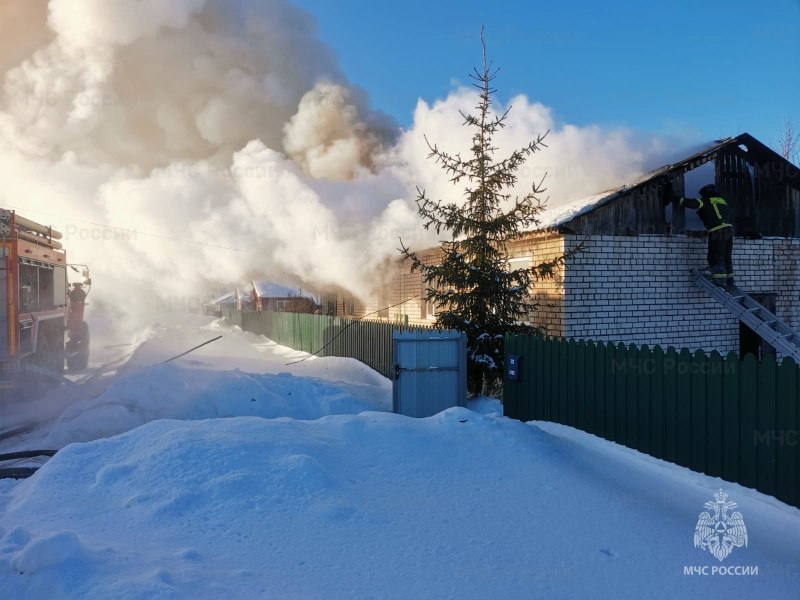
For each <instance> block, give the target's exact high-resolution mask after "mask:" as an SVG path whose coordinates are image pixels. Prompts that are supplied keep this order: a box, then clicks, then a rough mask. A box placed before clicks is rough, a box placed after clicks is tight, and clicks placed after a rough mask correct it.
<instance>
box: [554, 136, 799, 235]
mask: <svg viewBox="0 0 800 600" xmlns="http://www.w3.org/2000/svg"><path fill="white" fill-rule="evenodd" d="M748 139H749V138H748ZM754 142H755V141H754ZM710 160H715V174H716V185H717V189H719V190H720V192H721V194H722V195H723V197H725V199H726V200H728V204H729V205H730V209H731V217H732V220H733V224H734V226H735V227H736V231H737V234H739V235H745V236H759V235H761V236H775V237H796V238H800V170H798V169H797V168H796V167H794V166H792V165H791V164H790V163H788V162H786V161H784V160H782V159H781V158H780V157H778V156H777V155H776V154H774V153H773V152H771V151H769V150H768V149H766V147H765V146H763V145H762V144H760V143H758V142H755V143H751V144H749V147H748V148H747V150H745V149H744V148H743V147H742V146H741V145H740V144H739V143H738V141H735V142H732V143H731V144H730V145H728V146H724V147H722V148H720V149H719V150H717V151H716V152H715V153H713V154H708V155H705V156H703V157H698V158H696V159H693V160H692V161H686V162H684V163H681V164H677V165H675V166H674V167H673V168H672V169H669V170H667V171H665V172H662V173H659V174H658V175H656V176H654V178H653V179H651V180H649V181H646V182H643V183H641V184H639V185H637V186H635V187H633V188H631V189H630V190H629V191H626V192H621V193H620V194H619V195H618V196H617V197H616V198H614V199H613V200H610V201H609V202H607V203H606V204H604V205H602V206H598V207H597V208H595V209H594V210H592V211H590V212H588V213H586V214H583V215H580V216H578V217H576V218H574V219H572V220H571V221H569V222H568V223H566V224H564V225H563V226H562V227H561V228H560V229H561V231H562V232H565V233H578V234H585V235H637V234H647V233H655V234H666V233H670V232H672V233H681V232H683V231H684V229H685V227H684V222H685V219H684V214H683V210H675V208H676V204H673V207H674V210H673V213H674V214H673V220H672V226H671V228H670V227H669V226H668V225H667V222H666V219H665V212H664V202H663V199H664V196H663V193H664V191H663V190H664V186H665V184H667V185H668V186H669V187H670V189H671V194H672V198H673V200H674V201H675V202H677V200H678V199H679V198H680V197H681V196H683V194H684V181H683V175H684V173H686V172H688V171H690V170H692V169H694V168H696V167H698V166H700V165H702V164H703V163H705V162H708V161H710Z"/></svg>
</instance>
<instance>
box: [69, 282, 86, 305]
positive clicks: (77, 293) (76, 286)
mask: <svg viewBox="0 0 800 600" xmlns="http://www.w3.org/2000/svg"><path fill="white" fill-rule="evenodd" d="M69 299H70V300H71V301H72V302H73V303H75V304H83V303H84V302H85V301H86V290H84V289H83V284H82V283H73V284H72V290H71V291H70V293H69Z"/></svg>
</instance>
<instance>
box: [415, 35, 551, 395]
mask: <svg viewBox="0 0 800 600" xmlns="http://www.w3.org/2000/svg"><path fill="white" fill-rule="evenodd" d="M481 44H482V46H483V67H482V69H481V70H480V71H479V70H478V69H477V68H476V69H474V73H473V74H471V75H470V77H471V78H472V79H473V80H474V83H473V85H474V86H475V87H476V88H478V89H479V90H480V102H479V103H478V105H477V107H476V111H477V113H476V114H467V113H464V112H461V116H462V117H463V124H464V126H466V127H470V128H472V129H474V134H473V136H472V147H471V149H470V151H471V156H469V157H468V158H462V157H461V155H460V154H448V153H446V152H445V151H443V150H440V149H439V148H438V146H436V145H435V144H434V145H431V143H430V142H429V141H428V139H427V137H426V138H425V139H426V142H427V144H428V147H429V149H430V155H429V158H434V159H435V160H436V162H437V163H438V164H439V165H440V166H441V168H442V169H443V170H444V171H445V172H446V173H447V175H448V176H449V178H450V181H452V183H453V184H454V185H458V184H462V185H465V188H464V196H465V199H464V202H463V203H460V204H459V203H455V202H448V203H445V202H442V201H441V200H435V201H434V200H432V199H430V198H429V197H428V196H427V195H426V193H425V191H424V190H420V189H419V188H418V189H417V192H418V196H417V199H416V202H417V207H418V213H419V215H420V217H421V218H422V221H423V226H424V227H425V229H431V228H433V230H434V231H436V233H437V234H440V233H441V232H442V231H445V232H447V233H449V237H450V239H449V240H445V241H442V242H441V254H442V258H441V262H440V263H439V264H426V263H424V262H422V260H420V259H419V258H418V257H417V254H416V253H415V252H412V251H411V250H410V249H409V248H407V247H406V246H405V244H403V242H402V240H401V242H400V244H401V248H400V251H401V252H402V253H403V255H404V256H405V257H406V258H408V259H410V260H411V270H412V272H413V271H420V272H421V273H422V275H423V281H424V282H425V285H426V289H425V298H426V300H427V301H429V302H433V303H434V304H435V305H436V306H437V307H439V308H438V310H437V313H436V326H437V327H440V328H443V329H455V330H459V331H464V332H466V334H467V365H468V367H467V368H468V389H469V391H470V393H472V394H479V393H487V392H489V393H491V392H492V391H494V390H496V389H497V384H498V381H499V379H500V377H502V373H503V360H504V354H503V336H504V334H507V333H511V334H519V333H541V331H540V330H538V329H537V328H535V327H533V326H531V325H530V324H529V323H526V322H524V321H523V320H522V319H524V318H526V317H527V314H528V313H529V311H530V310H531V309H533V308H534V307H533V306H532V305H531V300H530V295H529V292H530V288H531V285H532V284H533V282H535V281H537V280H540V279H543V278H548V277H552V275H553V274H554V271H555V269H556V267H557V266H558V265H559V264H561V263H563V261H564V258H565V256H560V257H558V258H556V259H554V260H550V261H546V262H542V263H539V264H535V265H533V266H531V267H527V268H522V269H515V270H510V268H509V261H508V256H507V244H508V243H509V242H511V241H513V240H516V239H519V238H520V237H522V236H523V235H525V233H526V231H529V230H530V229H532V228H535V227H536V226H538V225H539V221H538V219H537V215H538V214H539V213H540V211H541V210H542V209H543V205H542V202H541V200H540V198H539V196H540V194H542V192H544V191H545V190H544V188H543V187H542V185H543V182H544V179H542V181H540V182H538V183H536V182H534V183H533V184H532V186H531V190H530V191H529V192H528V193H527V194H525V195H524V196H521V197H520V196H515V197H514V199H513V201H512V194H513V190H514V187H515V186H516V184H517V175H516V173H517V170H518V169H519V168H520V166H521V165H523V164H524V163H525V161H526V160H527V158H528V157H529V156H530V155H532V154H533V153H535V152H538V151H540V150H541V149H542V148H545V147H546V145H545V144H544V138H545V136H546V135H547V132H545V133H544V134H541V135H539V136H538V137H537V138H536V140H534V141H532V142H530V143H529V144H528V145H527V146H525V147H523V148H520V149H518V150H516V151H514V152H512V153H511V154H510V155H509V156H508V157H507V158H505V159H504V160H501V161H499V162H498V161H495V158H494V154H495V151H496V150H497V149H496V148H495V147H494V146H493V141H492V140H493V137H494V136H495V134H496V133H497V132H498V131H499V130H500V129H501V128H503V127H504V126H505V121H506V119H507V117H508V113H509V110H510V108H509V109H508V110H506V111H505V112H504V113H503V114H495V113H493V112H492V110H491V106H492V97H493V96H494V94H495V93H496V90H495V89H494V88H492V81H493V80H494V79H495V77H496V75H497V70H494V71H493V70H492V66H491V64H487V61H486V44H485V42H484V40H483V31H481Z"/></svg>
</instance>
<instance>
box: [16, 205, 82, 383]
mask: <svg viewBox="0 0 800 600" xmlns="http://www.w3.org/2000/svg"><path fill="white" fill-rule="evenodd" d="M61 237H62V235H61V233H59V232H58V231H56V230H54V229H53V228H52V227H47V226H45V225H41V224H39V223H36V222H34V221H31V220H29V219H26V218H24V217H21V216H19V215H17V214H16V212H15V211H12V210H5V209H0V388H12V387H16V386H17V385H18V384H19V383H20V380H21V377H23V376H25V375H26V374H33V375H38V376H52V377H56V378H60V377H61V376H62V375H63V372H64V366H65V362H66V366H67V368H68V369H70V370H73V371H77V370H81V369H85V368H86V366H87V364H88V361H89V327H88V325H87V324H86V322H85V321H84V320H83V312H84V307H85V305H86V295H87V294H88V291H89V290H90V289H91V278H89V272H88V269H87V268H86V267H85V266H84V265H69V264H68V263H67V254H66V252H65V250H64V248H63V247H62V244H61V242H59V241H58V240H59V239H61ZM78 267H81V268H80V269H79V268H78ZM67 269H71V270H73V271H75V272H78V273H79V274H80V277H81V278H82V280H81V281H77V282H74V283H69V280H68V277H67ZM65 338H66V339H65Z"/></svg>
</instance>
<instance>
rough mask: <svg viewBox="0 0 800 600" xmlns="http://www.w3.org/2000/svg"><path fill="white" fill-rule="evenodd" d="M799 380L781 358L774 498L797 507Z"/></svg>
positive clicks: (790, 362)
mask: <svg viewBox="0 0 800 600" xmlns="http://www.w3.org/2000/svg"><path fill="white" fill-rule="evenodd" d="M798 386H800V378H798V368H797V365H796V364H795V362H794V361H793V360H792V359H791V358H785V359H783V361H782V362H781V366H780V367H779V368H778V379H777V386H776V391H777V395H778V397H777V407H776V415H775V421H776V423H777V426H778V431H777V433H776V436H775V437H776V438H777V444H778V447H777V452H776V459H777V468H776V475H777V485H776V489H775V497H776V498H778V499H779V500H782V501H783V502H786V503H787V504H794V505H795V506H798V505H800V479H799V477H798V476H800V472H799V471H798V458H800V439H798V430H799V429H800V423H799V422H798V416H799V413H800V410H798V409H800V394H798Z"/></svg>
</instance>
